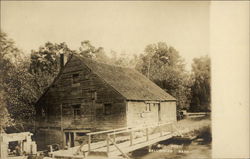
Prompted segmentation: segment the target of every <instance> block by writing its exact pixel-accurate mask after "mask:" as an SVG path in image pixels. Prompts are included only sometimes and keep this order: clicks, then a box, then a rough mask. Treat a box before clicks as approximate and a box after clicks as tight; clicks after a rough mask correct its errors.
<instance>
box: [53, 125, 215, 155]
mask: <svg viewBox="0 0 250 159" xmlns="http://www.w3.org/2000/svg"><path fill="white" fill-rule="evenodd" d="M209 124H210V122H208V123H206V124H204V123H203V124H200V123H199V122H195V124H191V125H189V126H188V127H183V125H181V124H178V123H176V122H168V123H158V124H152V125H147V126H145V125H144V126H141V127H136V128H135V127H134V128H127V127H126V128H120V129H114V130H107V131H99V132H92V133H88V134H87V135H88V144H82V145H80V146H76V147H73V148H69V149H68V150H59V151H55V152H52V153H51V154H52V158H72V159H73V158H74V159H76V158H79V159H80V158H81V159H82V158H101V157H103V158H117V157H118V156H122V157H124V158H129V156H128V155H127V153H129V152H132V151H134V150H137V149H140V148H143V147H146V146H150V145H152V144H155V143H157V142H160V141H164V140H167V139H170V138H172V137H174V136H183V134H185V133H188V132H190V131H193V130H196V129H200V128H201V127H203V126H205V125H209Z"/></svg>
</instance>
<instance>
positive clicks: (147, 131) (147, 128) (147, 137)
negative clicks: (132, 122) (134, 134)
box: [146, 128, 148, 141]
mask: <svg viewBox="0 0 250 159" xmlns="http://www.w3.org/2000/svg"><path fill="white" fill-rule="evenodd" d="M146 141H148V128H146Z"/></svg>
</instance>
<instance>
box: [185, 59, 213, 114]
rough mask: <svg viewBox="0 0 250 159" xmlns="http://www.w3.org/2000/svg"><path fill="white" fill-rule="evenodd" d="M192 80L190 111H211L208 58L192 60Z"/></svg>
mask: <svg viewBox="0 0 250 159" xmlns="http://www.w3.org/2000/svg"><path fill="white" fill-rule="evenodd" d="M192 79H193V84H192V86H191V92H192V99H191V105H190V111H209V110H210V109H211V108H210V101H211V94H210V89H211V88H210V81H211V77H210V58H209V57H208V56H204V57H200V58H194V59H193V64H192Z"/></svg>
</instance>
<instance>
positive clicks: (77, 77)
mask: <svg viewBox="0 0 250 159" xmlns="http://www.w3.org/2000/svg"><path fill="white" fill-rule="evenodd" d="M72 77H73V84H76V83H79V79H80V76H79V74H78V73H77V74H73V75H72Z"/></svg>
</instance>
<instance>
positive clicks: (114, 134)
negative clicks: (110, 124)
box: [113, 133, 116, 143]
mask: <svg viewBox="0 0 250 159" xmlns="http://www.w3.org/2000/svg"><path fill="white" fill-rule="evenodd" d="M115 137H116V135H115V133H114V134H113V142H114V143H115Z"/></svg>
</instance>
